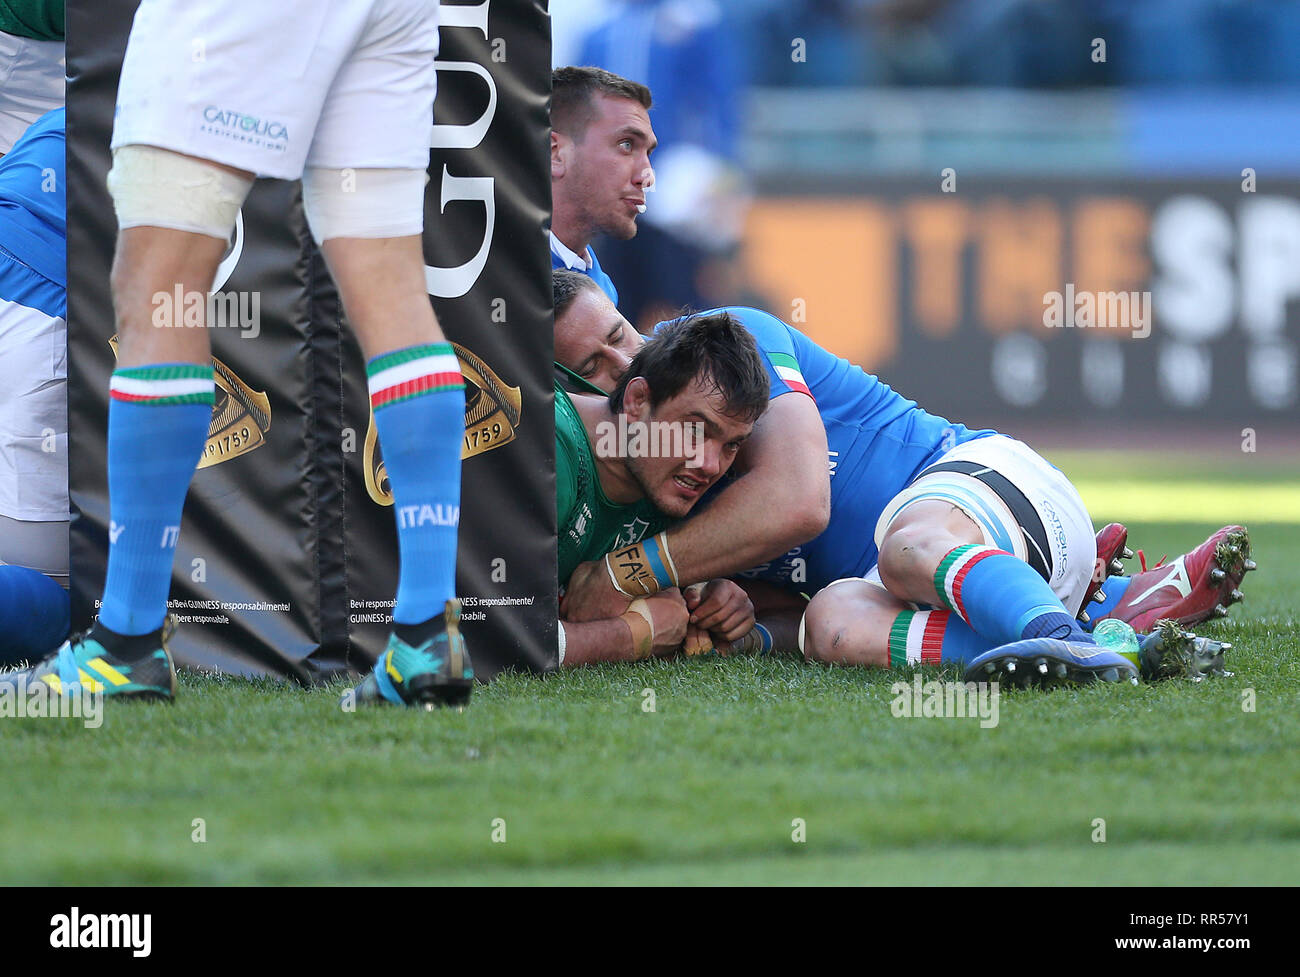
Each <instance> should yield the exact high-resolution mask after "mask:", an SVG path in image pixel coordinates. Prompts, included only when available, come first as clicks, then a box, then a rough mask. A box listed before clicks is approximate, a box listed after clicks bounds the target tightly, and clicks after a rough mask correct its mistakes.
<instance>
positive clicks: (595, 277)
mask: <svg viewBox="0 0 1300 977" xmlns="http://www.w3.org/2000/svg"><path fill="white" fill-rule="evenodd" d="M587 254H589V255H590V256H591V267H590V268H569V266H568V265H567V264H565V263H564V259H563V258H562V257H560V255H559V253H558V252H557V251H556V250H555V235H554V234H552V235H551V270H552V271H554V270H555V269H556V268H565V269H568V270H569V271H576V272H578V273H579V274H582V275H586V276H587V277H588V278H590V279H591V280H592V281H594V282H595V283H596V284H597V285H599V286H600V290H601V291H602V292H604V293H605V294H606V295H608V296H609V300H610V301H611V302H613V303H614V305H616V306H617V305H618V289H617V288H615V287H614V280H613V279H612V278H610V277H609V276H608V275H606V274H605V272H604V271H602V270H601V267H600V262H599V261H597V260H596V252H595V251H594V250H592V249H591V248H588V249H587Z"/></svg>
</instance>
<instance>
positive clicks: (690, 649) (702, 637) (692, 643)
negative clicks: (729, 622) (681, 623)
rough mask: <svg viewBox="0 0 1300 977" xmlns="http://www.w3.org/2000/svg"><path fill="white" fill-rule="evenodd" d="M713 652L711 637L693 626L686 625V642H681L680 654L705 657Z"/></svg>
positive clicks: (700, 628)
mask: <svg viewBox="0 0 1300 977" xmlns="http://www.w3.org/2000/svg"><path fill="white" fill-rule="evenodd" d="M712 650H713V636H712V635H710V634H709V632H707V631H705V630H704V629H703V628H702V627H699V626H698V625H695V624H688V625H686V640H685V641H683V642H682V654H684V655H707V654H708V653H709V652H711V651H712Z"/></svg>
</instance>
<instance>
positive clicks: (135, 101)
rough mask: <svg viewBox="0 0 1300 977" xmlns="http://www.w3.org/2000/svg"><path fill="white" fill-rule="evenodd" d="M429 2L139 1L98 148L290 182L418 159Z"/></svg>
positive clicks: (430, 75) (432, 24)
mask: <svg viewBox="0 0 1300 977" xmlns="http://www.w3.org/2000/svg"><path fill="white" fill-rule="evenodd" d="M437 16H438V3H437V0H261V2H241V3H222V2H218V0H143V2H142V3H141V4H140V7H139V9H138V10H137V11H136V15H135V21H134V22H133V24H132V26H131V35H130V39H129V40H128V42H127V49H126V58H125V60H124V61H123V63H122V77H121V81H120V83H119V85H118V92H117V111H116V117H115V120H114V124H113V140H112V147H113V148H114V149H116V148H118V147H119V146H127V145H147V146H158V147H160V148H162V149H170V150H173V151H175V152H180V153H185V154H187V155H190V156H197V157H200V158H202V159H208V160H213V161H214V162H218V163H225V164H226V165H228V166H234V167H237V168H239V169H243V170H249V171H251V172H252V173H254V174H256V175H257V176H265V177H276V178H279V179H286V180H292V179H297V178H299V177H300V176H302V172H303V168H304V167H305V166H318V167H331V168H335V169H341V168H344V167H357V168H379V167H382V168H400V169H418V170H423V169H425V168H426V167H427V166H428V165H429V135H430V127H431V126H432V125H433V100H434V95H435V94H436V91H437V72H436V70H435V68H434V58H435V57H436V55H437V53H438V21H437Z"/></svg>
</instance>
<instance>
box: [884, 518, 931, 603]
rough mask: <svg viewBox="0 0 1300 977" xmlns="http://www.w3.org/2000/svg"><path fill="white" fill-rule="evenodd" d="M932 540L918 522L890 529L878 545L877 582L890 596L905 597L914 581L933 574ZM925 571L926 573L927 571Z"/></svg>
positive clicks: (929, 534)
mask: <svg viewBox="0 0 1300 977" xmlns="http://www.w3.org/2000/svg"><path fill="white" fill-rule="evenodd" d="M933 542H934V537H933V535H932V534H931V533H929V532H927V528H926V527H925V526H923V525H920V524H917V523H911V524H906V525H902V526H893V527H891V528H890V529H889V531H888V532H887V533H886V534H885V538H884V539H883V540H881V543H880V558H879V562H878V566H879V570H880V579H881V581H882V582H883V583H884V585H885V587H886V589H888V590H889V592H890V593H893V594H898V595H900V596H903V595H906V594H907V593H908V592H910V591H911V590H912V589H913V586H912V585H913V584H915V583H916V582H917V580H925V579H927V578H928V576H929V575H930V574H931V573H933V571H934V566H933V565H932V564H937V563H938V560H937V559H935V558H934V554H933V553H932V552H931V550H932V549H933V545H932V544H933ZM927 571H928V572H927Z"/></svg>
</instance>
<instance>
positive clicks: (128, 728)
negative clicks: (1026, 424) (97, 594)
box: [0, 468, 1300, 885]
mask: <svg viewBox="0 0 1300 977" xmlns="http://www.w3.org/2000/svg"><path fill="white" fill-rule="evenodd" d="M1067 470H1068V468H1067ZM1098 477H1100V476H1098ZM1212 496H1213V493H1212V492H1211V491H1210V489H1209V487H1207V489H1206V498H1210V497H1212ZM1218 499H1219V508H1218V509H1213V510H1211V511H1209V512H1206V511H1200V510H1198V511H1197V512H1196V513H1194V514H1193V516H1189V517H1187V518H1188V519H1192V518H1193V517H1194V519H1195V521H1187V522H1171V521H1160V522H1155V523H1150V524H1132V525H1131V530H1132V537H1131V538H1132V539H1133V541H1134V542H1135V543H1136V544H1137V545H1141V546H1143V547H1145V549H1146V550H1147V552H1148V554H1154V555H1156V556H1158V555H1159V554H1160V553H1162V552H1169V553H1179V552H1182V551H1183V550H1185V549H1187V548H1189V547H1190V546H1192V545H1195V544H1196V543H1198V542H1200V540H1201V539H1203V538H1204V536H1205V535H1206V533H1207V532H1208V530H1209V529H1211V528H1214V527H1217V526H1218V525H1219V524H1221V523H1222V522H1224V521H1228V520H1229V519H1230V517H1231V516H1232V514H1233V511H1232V510H1233V506H1234V505H1235V504H1236V503H1238V502H1240V501H1241V498H1240V497H1239V496H1237V497H1234V496H1230V495H1229V496H1226V497H1225V496H1223V495H1219V496H1218ZM1143 504H1146V503H1145V502H1144V503H1143ZM1115 515H1117V513H1114V512H1109V511H1100V512H1098V513H1097V517H1098V521H1099V522H1100V521H1104V520H1105V519H1107V518H1111V517H1113V516H1115ZM1251 531H1252V538H1253V540H1254V544H1255V555H1256V558H1257V560H1258V561H1259V564H1260V570H1259V572H1257V573H1254V574H1251V575H1250V577H1249V578H1248V580H1247V587H1246V592H1247V600H1246V602H1245V603H1244V604H1242V605H1239V606H1238V607H1236V608H1234V610H1233V617H1232V618H1230V619H1229V620H1227V621H1223V622H1218V623H1217V624H1216V625H1214V626H1206V627H1205V628H1204V630H1206V631H1207V632H1213V633H1215V634H1217V635H1222V636H1225V637H1228V636H1230V637H1231V640H1233V641H1234V642H1235V643H1236V648H1235V649H1234V651H1233V652H1232V655H1231V662H1230V667H1231V668H1233V669H1234V670H1235V672H1236V675H1235V676H1234V677H1232V678H1228V679H1222V680H1218V681H1213V682H1207V683H1204V684H1202V685H1199V686H1193V685H1188V684H1173V683H1166V684H1163V685H1158V686H1142V687H1137V688H1129V687H1122V688H1116V687H1100V688H1087V689H1080V690H1065V691H1058V692H1055V693H1052V694H1050V695H1045V694H1040V693H1034V692H1007V693H1004V694H1003V696H1002V699H1001V703H1000V715H999V720H1000V721H999V724H998V726H997V727H996V728H993V729H981V728H980V727H979V724H978V722H977V721H974V720H959V719H943V720H940V719H930V720H922V719H901V718H894V717H893V716H892V714H891V711H890V703H891V701H892V699H893V696H892V694H891V691H890V685H891V683H892V682H894V681H896V680H897V679H898V677H899V676H897V675H893V674H889V673H884V672H869V671H862V670H851V669H826V668H820V667H812V666H805V665H803V664H800V663H797V662H794V661H789V660H786V661H767V660H756V659H733V660H722V659H707V660H693V661H684V662H672V663H667V662H661V663H652V664H645V665H639V666H631V667H604V668H596V669H589V670H584V671H580V672H577V673H571V674H564V675H557V676H552V677H549V678H547V679H544V680H543V679H534V678H527V677H521V676H513V677H507V678H505V679H502V680H500V681H498V682H496V683H494V684H493V685H491V686H490V687H487V688H484V689H480V690H478V691H477V692H476V693H475V700H474V703H473V705H472V706H471V708H470V709H469V710H467V711H466V712H464V713H463V714H455V713H443V714H415V713H407V712H401V711H396V710H385V711H377V712H358V713H355V714H345V713H341V712H340V711H338V709H337V707H336V701H337V693H338V691H339V689H338V688H334V689H328V690H326V689H322V690H318V691H313V692H303V691H301V690H297V689H293V688H288V687H284V686H281V685H278V684H276V683H271V682H244V681H238V680H232V679H222V678H212V677H197V676H187V677H186V678H185V680H184V688H183V694H182V696H181V698H180V700H179V701H178V702H177V703H176V704H175V705H174V706H171V707H167V706H147V705H130V704H127V705H117V704H110V706H109V708H108V711H107V713H106V715H105V721H104V724H103V726H102V728H100V729H97V730H88V729H83V728H82V726H81V725H80V723H77V722H75V721H71V720H66V721H57V722H56V721H50V720H42V721H37V720H25V721H19V720H8V721H5V722H3V723H0V744H3V749H4V760H5V770H6V772H7V775H6V777H5V785H6V795H7V796H6V798H5V817H4V819H3V821H2V822H0V882H6V883H37V884H107V883H182V884H184V883H218V884H220V883H437V882H444V883H467V884H474V883H515V884H535V883H560V884H569V883H598V884H638V885H645V884H665V883H699V884H711V883H724V882H736V883H841V884H843V883H850V884H852V883H871V884H896V883H906V884H951V883H1004V884H1007V883H1010V884H1017V883H1046V884H1053V883H1069V884H1087V883H1114V884H1243V883H1270V884H1296V883H1297V882H1300V814H1297V811H1296V806H1295V798H1296V797H1297V796H1298V795H1300V759H1297V758H1298V757H1300V717H1298V714H1297V705H1298V704H1300V652H1298V648H1297V644H1298V643H1297V641H1296V638H1295V635H1294V631H1295V613H1294V610H1293V605H1292V604H1291V601H1292V600H1293V599H1294V595H1295V594H1296V593H1297V592H1300V568H1298V566H1297V564H1298V563H1300V559H1298V558H1300V525H1296V524H1295V523H1294V522H1290V521H1285V522H1279V523H1272V524H1268V523H1257V524H1252V525H1251ZM645 689H653V690H654V693H655V706H656V711H655V712H653V713H651V712H645V711H643V709H642V703H643V690H645ZM1247 690H1254V697H1255V711H1254V712H1246V711H1244V710H1243V708H1242V703H1243V695H1244V694H1245V693H1246V692H1247ZM195 818H202V819H204V822H205V830H206V838H207V840H206V842H205V843H202V844H199V843H195V842H194V841H192V840H191V836H192V832H194V830H195V829H194V828H193V827H192V822H193V820H194V819H195ZM495 818H502V819H504V821H505V831H506V840H505V842H504V843H494V842H493V840H492V832H493V819H495ZM796 818H801V819H803V821H804V823H805V824H806V836H807V840H806V842H805V843H802V844H800V843H794V842H792V840H791V833H792V821H793V820H794V819H796ZM1096 818H1103V819H1105V822H1106V841H1105V843H1094V842H1093V841H1092V835H1093V831H1094V828H1093V821H1094V819H1096Z"/></svg>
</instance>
